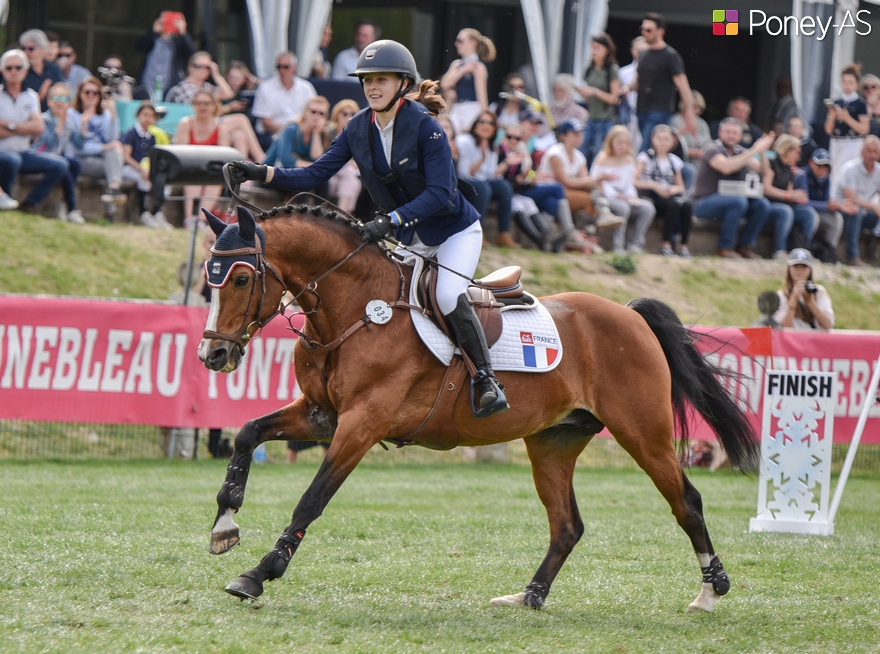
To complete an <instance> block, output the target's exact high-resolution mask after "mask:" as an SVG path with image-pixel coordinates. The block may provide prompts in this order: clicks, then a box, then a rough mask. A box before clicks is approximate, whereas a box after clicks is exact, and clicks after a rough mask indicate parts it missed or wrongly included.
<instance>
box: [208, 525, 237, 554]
mask: <svg viewBox="0 0 880 654" xmlns="http://www.w3.org/2000/svg"><path fill="white" fill-rule="evenodd" d="M240 542H241V538H239V536H238V529H236V530H234V531H224V532H221V533H219V534H213V533H212V534H211V547H210V548H208V551H209V552H210V553H211V554H224V553H226V552H228V551H229V550H231V549H232V548H233V547H235V546H236V545H238V544H239V543H240Z"/></svg>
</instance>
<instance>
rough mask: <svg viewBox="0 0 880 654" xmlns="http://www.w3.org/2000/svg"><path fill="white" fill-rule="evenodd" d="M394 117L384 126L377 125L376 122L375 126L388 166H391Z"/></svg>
mask: <svg viewBox="0 0 880 654" xmlns="http://www.w3.org/2000/svg"><path fill="white" fill-rule="evenodd" d="M395 120H396V118H392V119H391V120H390V121H389V123H388V124H387V125H385V127H384V128H383V127H379V123H378V122H377V123H376V127H379V135H380V136H381V137H382V149H383V150H384V151H385V160H386V161H387V162H388V166H389V167H390V166H391V142H392V141H393V140H394V121H395Z"/></svg>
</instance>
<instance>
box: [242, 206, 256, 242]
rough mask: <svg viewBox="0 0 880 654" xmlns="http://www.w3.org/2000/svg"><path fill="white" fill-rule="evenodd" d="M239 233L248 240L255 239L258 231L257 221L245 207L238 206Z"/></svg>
mask: <svg viewBox="0 0 880 654" xmlns="http://www.w3.org/2000/svg"><path fill="white" fill-rule="evenodd" d="M238 233H239V235H240V236H241V237H242V238H243V239H244V240H245V241H247V242H251V241H253V240H254V235H255V234H256V233H257V221H256V220H254V216H253V214H252V213H251V212H250V211H248V210H247V209H245V208H244V207H238Z"/></svg>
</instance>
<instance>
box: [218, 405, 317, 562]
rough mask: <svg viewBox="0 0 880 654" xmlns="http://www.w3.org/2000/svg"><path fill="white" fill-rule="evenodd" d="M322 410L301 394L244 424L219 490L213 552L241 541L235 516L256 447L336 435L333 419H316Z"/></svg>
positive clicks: (226, 550)
mask: <svg viewBox="0 0 880 654" xmlns="http://www.w3.org/2000/svg"><path fill="white" fill-rule="evenodd" d="M318 413H320V412H319V411H316V408H315V407H314V405H312V404H311V403H309V402H307V401H306V400H305V398H304V397H302V396H301V397H299V398H298V399H297V400H296V401H294V402H293V403H292V404H290V405H289V406H287V407H285V408H283V409H281V410H279V411H275V412H274V413H270V414H268V415H266V416H263V417H261V418H257V419H256V420H251V421H249V422H248V423H246V424H245V425H244V427H242V428H241V430H240V431H239V432H238V434H237V435H236V437H235V449H234V451H233V453H232V458H231V459H230V460H229V465H228V466H227V468H226V480H225V481H224V482H223V486H222V487H221V488H220V492H219V493H218V494H217V517H216V518H215V519H214V526H213V527H212V528H211V547H210V549H209V551H210V552H211V554H223V553H224V552H228V551H229V550H231V549H232V548H233V547H235V546H236V545H238V543H239V540H240V537H239V529H238V525H237V524H235V520H233V518H232V516H233V515H235V514H236V513H237V512H238V510H239V509H240V508H241V506H242V503H243V502H244V491H245V487H246V486H247V478H248V473H249V472H250V467H251V459H252V456H253V452H254V449H255V448H256V447H257V446H258V445H259V444H260V443H264V442H266V441H269V440H279V439H284V440H314V439H316V438H318V439H320V438H328V437H330V436H332V426H331V425H329V421H328V420H323V421H322V420H319V419H316V415H317V414H318ZM324 423H326V424H324ZM322 425H324V426H323V427H322ZM325 432H326V433H325Z"/></svg>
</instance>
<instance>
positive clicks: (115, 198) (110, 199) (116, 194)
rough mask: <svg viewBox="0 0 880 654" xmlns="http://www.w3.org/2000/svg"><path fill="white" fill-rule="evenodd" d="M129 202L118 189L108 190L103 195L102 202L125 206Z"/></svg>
mask: <svg viewBox="0 0 880 654" xmlns="http://www.w3.org/2000/svg"><path fill="white" fill-rule="evenodd" d="M127 200H128V197H127V196H126V195H125V194H124V193H123V192H122V191H120V190H119V189H118V188H108V189H107V190H106V191H105V192H104V193H103V195H101V202H103V203H105V204H123V203H125V202H126V201H127Z"/></svg>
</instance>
